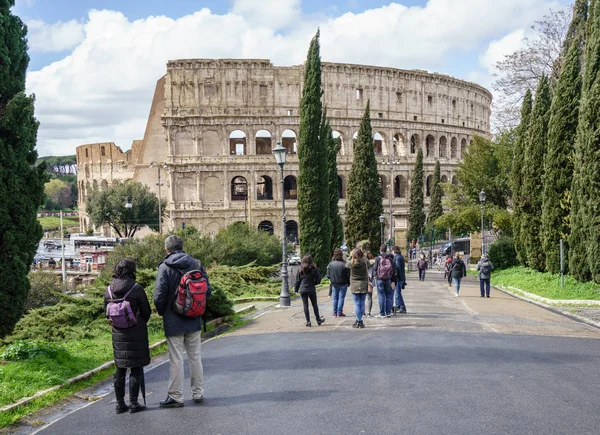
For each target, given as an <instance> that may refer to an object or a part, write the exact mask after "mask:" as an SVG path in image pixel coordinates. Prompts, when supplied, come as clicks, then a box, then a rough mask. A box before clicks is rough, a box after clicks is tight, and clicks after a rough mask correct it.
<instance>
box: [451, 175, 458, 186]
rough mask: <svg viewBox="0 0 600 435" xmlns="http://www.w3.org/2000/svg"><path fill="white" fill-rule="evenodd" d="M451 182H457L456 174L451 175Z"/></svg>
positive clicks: (455, 183)
mask: <svg viewBox="0 0 600 435" xmlns="http://www.w3.org/2000/svg"><path fill="white" fill-rule="evenodd" d="M452 184H454V185H457V184H458V178H456V175H453V176H452Z"/></svg>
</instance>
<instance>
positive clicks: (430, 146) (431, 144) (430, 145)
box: [425, 135, 435, 157]
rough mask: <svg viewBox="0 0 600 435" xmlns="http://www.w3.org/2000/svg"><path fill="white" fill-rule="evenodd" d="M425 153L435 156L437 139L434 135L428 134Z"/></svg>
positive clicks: (428, 155)
mask: <svg viewBox="0 0 600 435" xmlns="http://www.w3.org/2000/svg"><path fill="white" fill-rule="evenodd" d="M425 153H426V156H427V157H435V139H434V137H433V136H432V135H427V138H426V139H425Z"/></svg>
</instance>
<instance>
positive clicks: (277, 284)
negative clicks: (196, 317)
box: [210, 264, 281, 298]
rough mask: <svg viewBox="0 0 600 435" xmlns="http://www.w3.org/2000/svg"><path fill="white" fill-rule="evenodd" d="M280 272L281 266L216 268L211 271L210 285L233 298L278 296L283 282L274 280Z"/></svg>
mask: <svg viewBox="0 0 600 435" xmlns="http://www.w3.org/2000/svg"><path fill="white" fill-rule="evenodd" d="M278 270H279V265H274V266H269V267H266V266H254V265H253V264H250V265H245V266H241V267H226V266H215V267H213V268H211V269H210V283H211V285H212V286H213V288H214V289H215V290H216V289H221V290H223V291H224V292H226V293H227V295H229V296H230V297H232V298H240V297H253V296H277V295H279V293H280V291H281V280H277V279H276V278H274V276H275V275H276V274H277V272H278Z"/></svg>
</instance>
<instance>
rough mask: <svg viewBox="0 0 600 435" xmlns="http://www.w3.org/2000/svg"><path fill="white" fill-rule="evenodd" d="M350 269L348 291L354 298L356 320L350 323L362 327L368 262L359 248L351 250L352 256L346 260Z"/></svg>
mask: <svg viewBox="0 0 600 435" xmlns="http://www.w3.org/2000/svg"><path fill="white" fill-rule="evenodd" d="M347 267H348V269H350V291H351V292H352V298H353V299H354V314H355V315H356V321H355V322H354V323H353V324H352V327H353V328H364V327H365V325H364V323H363V320H362V318H363V315H364V314H365V299H366V297H367V293H368V291H369V262H368V260H367V259H366V258H365V255H364V253H363V251H362V249H361V248H356V249H355V250H354V251H352V258H351V259H350V261H348V264H347ZM372 294H373V289H372V288H371V295H372Z"/></svg>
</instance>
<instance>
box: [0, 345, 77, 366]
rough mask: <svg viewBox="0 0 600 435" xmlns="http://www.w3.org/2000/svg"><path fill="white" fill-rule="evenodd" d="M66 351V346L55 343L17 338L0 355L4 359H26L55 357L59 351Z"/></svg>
mask: <svg viewBox="0 0 600 435" xmlns="http://www.w3.org/2000/svg"><path fill="white" fill-rule="evenodd" d="M61 352H66V350H65V348H64V347H62V346H59V345H57V344H55V343H48V342H45V341H33V340H17V341H15V342H14V343H13V344H11V345H9V346H7V347H6V349H5V350H4V352H3V353H2V354H1V355H0V359H3V360H4V361H24V360H28V359H32V358H35V357H36V356H41V355H43V356H47V357H49V358H55V357H56V356H57V355H58V354H59V353H61Z"/></svg>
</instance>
